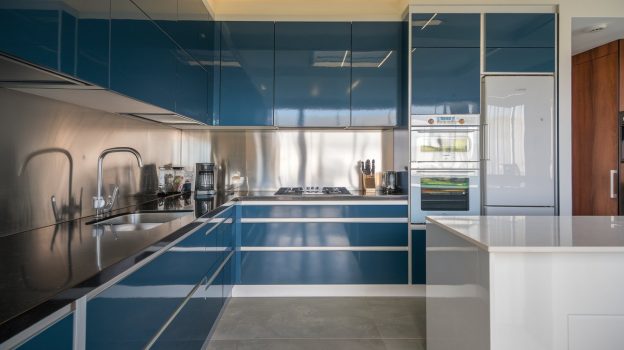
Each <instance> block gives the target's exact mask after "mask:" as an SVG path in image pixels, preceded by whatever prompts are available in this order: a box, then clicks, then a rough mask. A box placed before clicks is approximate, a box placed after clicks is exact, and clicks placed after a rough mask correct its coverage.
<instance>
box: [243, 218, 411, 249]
mask: <svg viewBox="0 0 624 350" xmlns="http://www.w3.org/2000/svg"><path fill="white" fill-rule="evenodd" d="M241 231H242V232H241V236H242V237H241V245H242V246H251V247H348V246H369V247H380V246H407V232H408V231H407V224H394V223H249V224H242V225H241Z"/></svg>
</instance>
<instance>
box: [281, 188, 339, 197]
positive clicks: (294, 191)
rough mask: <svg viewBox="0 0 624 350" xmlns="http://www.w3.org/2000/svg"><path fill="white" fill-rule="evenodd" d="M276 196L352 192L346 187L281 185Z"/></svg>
mask: <svg viewBox="0 0 624 350" xmlns="http://www.w3.org/2000/svg"><path fill="white" fill-rule="evenodd" d="M275 195H276V196H309V195H321V196H322V195H333V196H336V195H345V196H350V195H351V192H349V190H347V188H346V187H319V186H305V187H304V186H300V187H280V189H279V190H277V192H275Z"/></svg>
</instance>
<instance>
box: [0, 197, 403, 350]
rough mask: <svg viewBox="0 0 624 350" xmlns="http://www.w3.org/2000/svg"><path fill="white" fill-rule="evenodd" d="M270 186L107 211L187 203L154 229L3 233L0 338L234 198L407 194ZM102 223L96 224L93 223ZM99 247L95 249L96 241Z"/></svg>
mask: <svg viewBox="0 0 624 350" xmlns="http://www.w3.org/2000/svg"><path fill="white" fill-rule="evenodd" d="M273 193H274V191H238V192H219V193H216V194H215V195H213V196H210V197H207V198H203V199H202V198H198V199H195V198H194V196H192V195H191V194H186V195H175V196H170V197H166V198H158V199H150V200H147V201H145V202H143V203H139V204H135V205H132V206H130V207H126V208H124V209H119V210H116V211H114V212H113V213H111V216H117V215H123V214H127V213H132V212H150V211H156V212H161V211H187V212H188V215H185V216H182V217H181V218H179V219H176V220H174V221H171V222H169V223H166V224H162V225H160V226H157V227H155V228H153V229H150V230H146V231H135V232H117V233H113V232H111V231H107V230H105V229H104V230H103V229H102V228H99V229H98V228H97V227H96V226H95V225H91V223H92V222H93V219H94V218H93V217H86V218H82V219H78V220H74V221H68V222H64V223H60V224H57V225H53V226H48V227H43V228H39V229H36V230H32V231H26V232H21V233H16V234H13V235H8V236H3V237H0V254H1V255H0V256H1V257H2V263H1V264H0V273H1V275H2V280H1V282H0V343H1V342H3V341H5V340H7V339H8V338H10V337H12V336H13V335H15V334H17V333H19V332H21V331H22V330H24V329H26V328H27V327H29V326H30V325H32V324H34V323H35V322H37V321H39V320H41V319H42V318H43V317H45V316H47V315H49V314H51V313H53V312H54V311H56V310H58V309H60V308H62V307H64V306H65V305H68V304H70V303H72V302H73V301H75V300H76V299H78V298H80V297H82V296H84V295H86V294H88V293H89V292H90V291H92V290H94V289H95V288H97V287H99V286H101V285H102V284H104V283H106V282H107V281H110V280H111V279H113V278H115V277H116V276H117V275H119V274H121V273H122V272H124V271H126V270H127V269H129V268H130V267H132V266H133V265H135V264H137V263H138V262H140V261H141V260H143V259H145V258H147V257H148V256H150V255H151V254H153V253H155V252H158V251H159V250H161V249H162V248H163V247H165V246H166V245H167V244H169V243H170V242H172V241H174V240H176V239H178V238H179V237H181V236H183V235H184V234H185V233H188V232H190V231H191V230H193V229H194V228H196V227H197V226H199V225H200V223H199V222H197V221H195V219H196V218H197V217H199V216H202V217H210V216H212V215H215V214H216V213H218V212H220V211H222V210H224V209H225V206H224V204H226V203H232V202H236V201H266V200H273V201H292V200H297V201H300V200H331V201H335V200H349V201H352V200H355V201H359V200H407V195H384V194H379V193H378V194H367V195H360V194H354V195H350V196H348V195H338V196H331V195H305V196H275V195H274V194H273ZM98 230H99V231H98ZM98 247H99V249H98Z"/></svg>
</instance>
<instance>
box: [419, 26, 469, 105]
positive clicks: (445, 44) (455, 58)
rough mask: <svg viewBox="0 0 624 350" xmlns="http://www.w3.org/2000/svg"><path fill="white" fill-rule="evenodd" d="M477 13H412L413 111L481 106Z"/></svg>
mask: <svg viewBox="0 0 624 350" xmlns="http://www.w3.org/2000/svg"><path fill="white" fill-rule="evenodd" d="M480 23H481V22H480V15H479V14H435V15H434V14H415V15H413V17H412V45H411V46H412V50H411V51H412V52H411V54H412V107H411V113H412V114H476V113H479V110H480V91H481V85H480V52H479V50H480V49H479V47H480V39H479V38H480V31H481V29H480Z"/></svg>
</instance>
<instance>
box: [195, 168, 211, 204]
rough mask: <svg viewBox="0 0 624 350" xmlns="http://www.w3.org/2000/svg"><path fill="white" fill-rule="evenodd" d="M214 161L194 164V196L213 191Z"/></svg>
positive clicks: (206, 194)
mask: <svg viewBox="0 0 624 350" xmlns="http://www.w3.org/2000/svg"><path fill="white" fill-rule="evenodd" d="M214 166H215V165H214V163H197V164H195V172H196V173H197V174H196V176H195V196H208V195H212V194H214V193H215V176H214Z"/></svg>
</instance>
